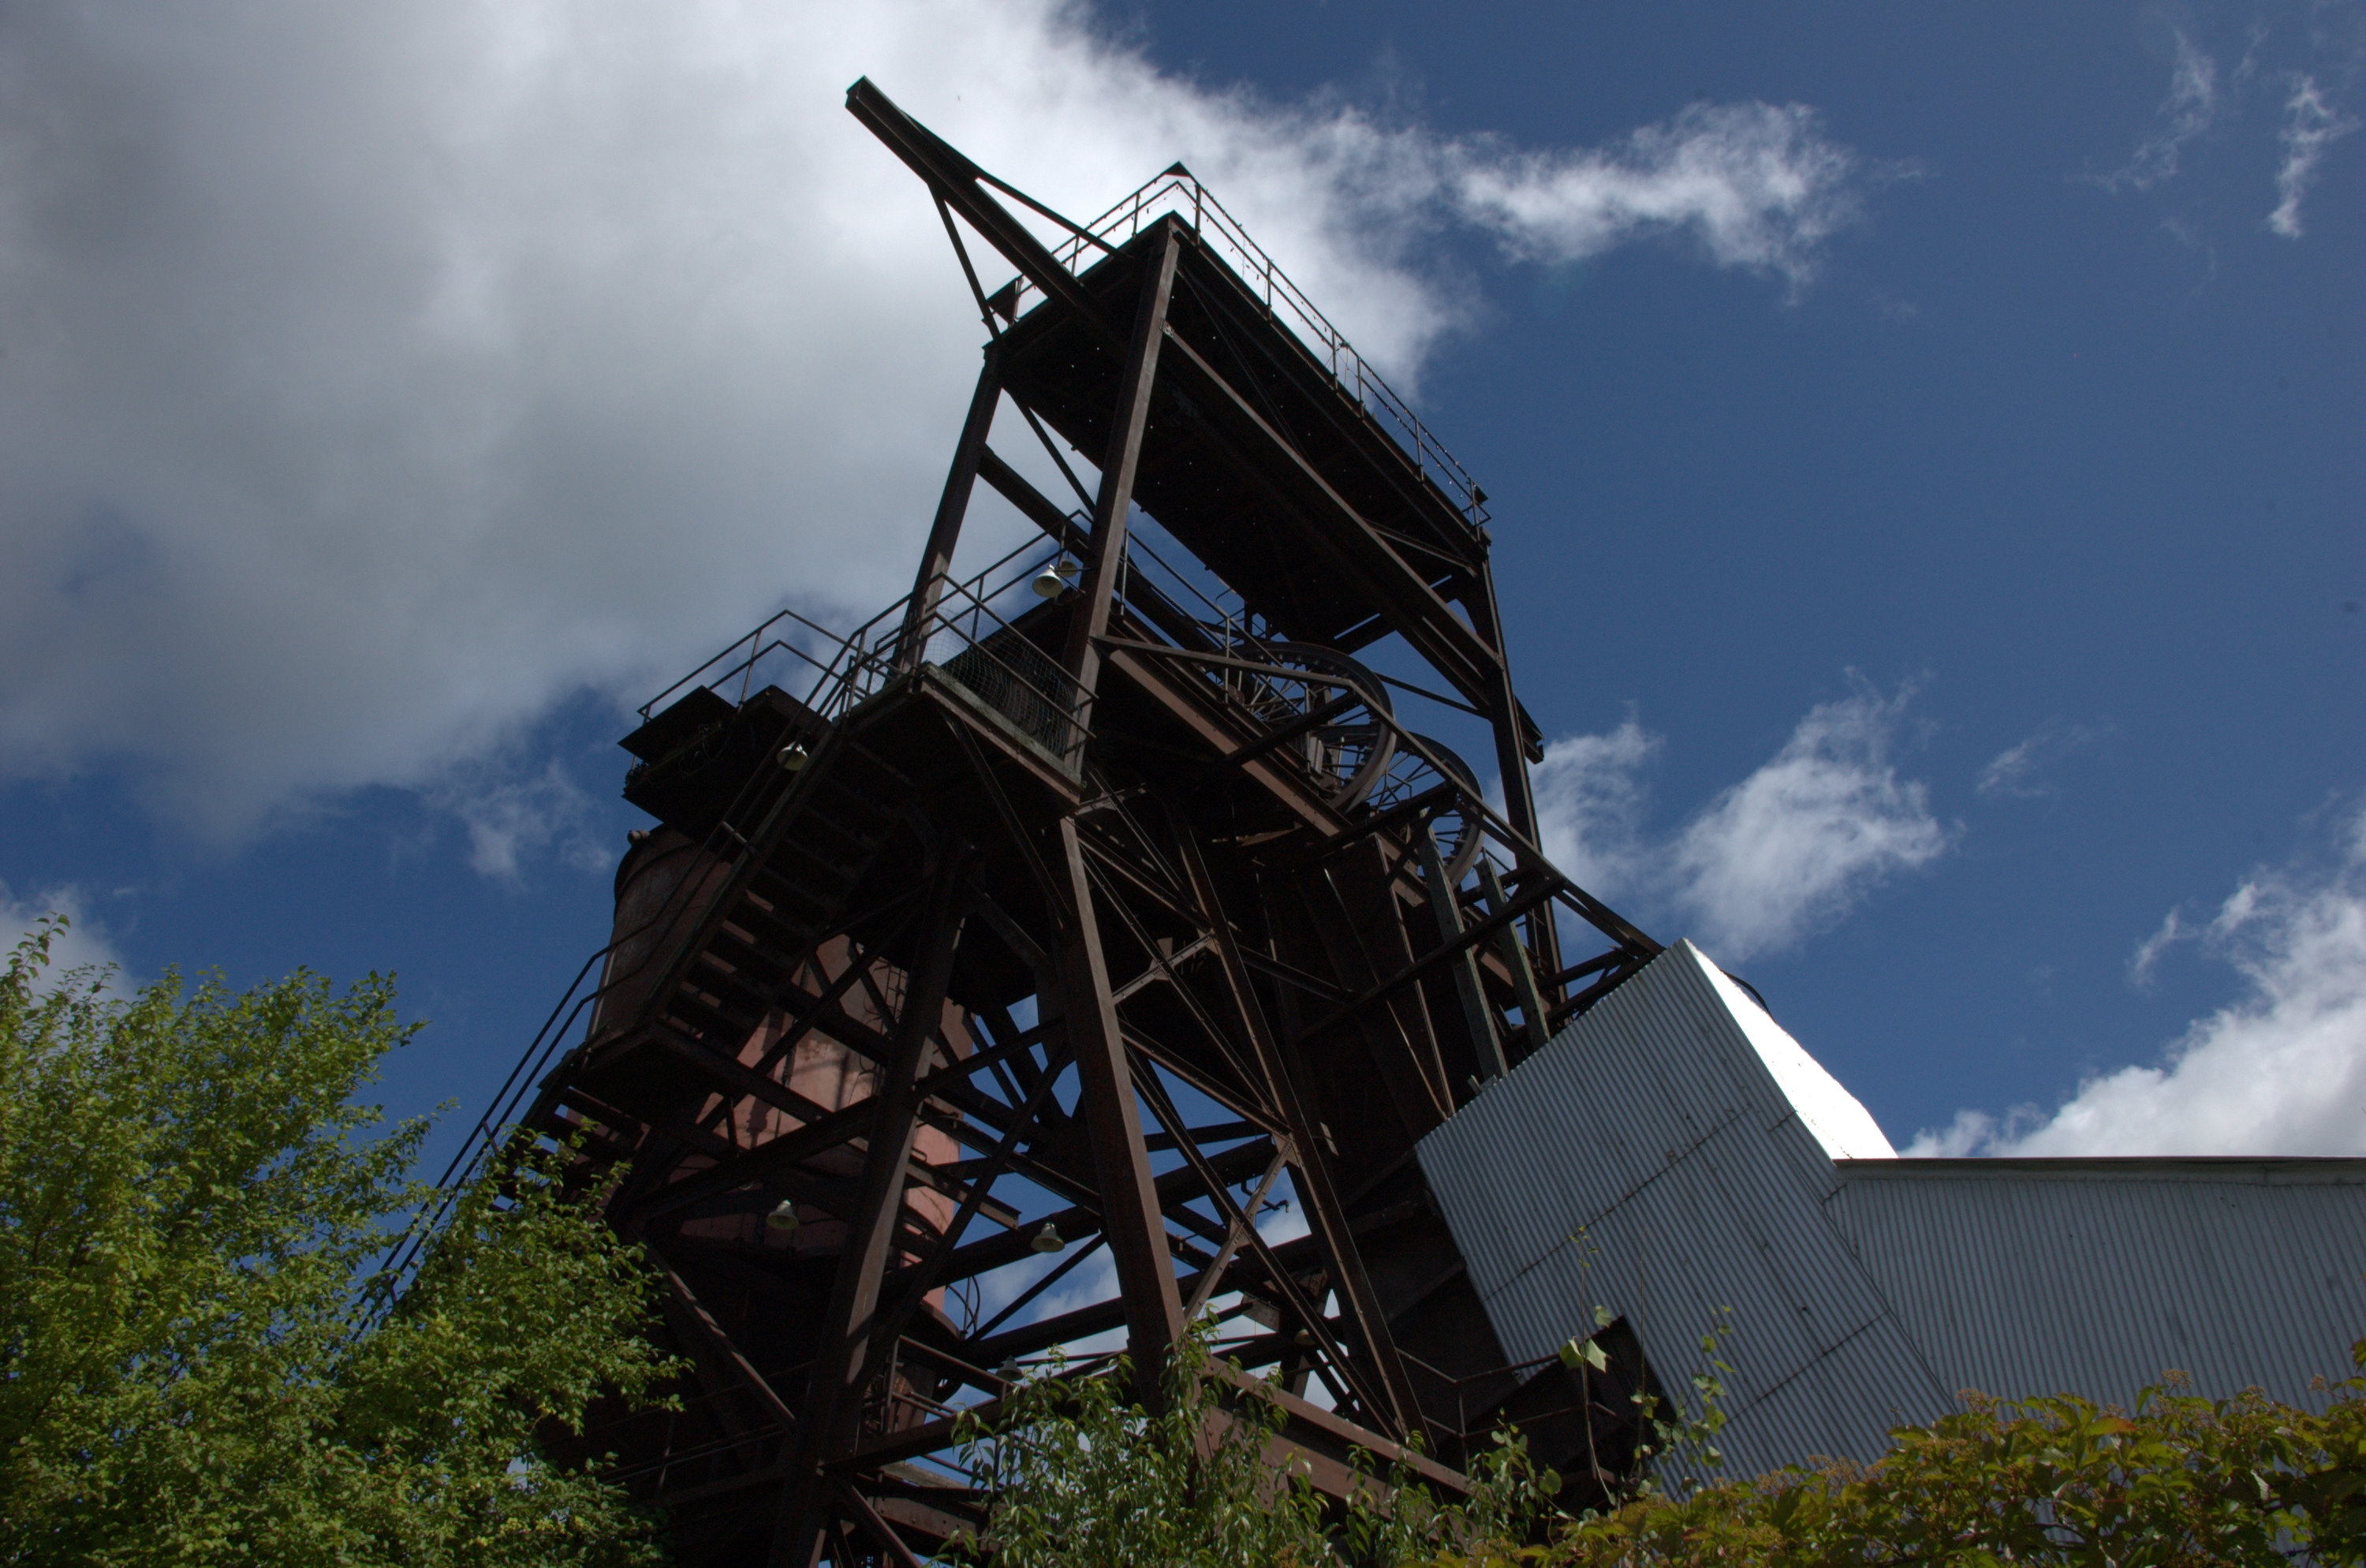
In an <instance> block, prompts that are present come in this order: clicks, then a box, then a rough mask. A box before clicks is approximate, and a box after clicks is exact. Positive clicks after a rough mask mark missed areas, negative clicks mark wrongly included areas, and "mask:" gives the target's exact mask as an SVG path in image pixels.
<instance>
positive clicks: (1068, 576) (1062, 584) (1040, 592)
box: [1034, 554, 1076, 599]
mask: <svg viewBox="0 0 2366 1568" xmlns="http://www.w3.org/2000/svg"><path fill="white" fill-rule="evenodd" d="M1075 573H1076V567H1075V566H1073V565H1071V564H1070V563H1069V560H1068V558H1067V557H1066V556H1065V554H1063V555H1060V556H1056V557H1054V558H1053V559H1052V561H1051V562H1050V564H1048V565H1047V566H1045V567H1044V568H1043V570H1042V571H1039V572H1037V573H1036V574H1035V584H1034V587H1035V597H1036V598H1038V599H1057V598H1059V597H1060V596H1061V595H1062V594H1064V593H1067V592H1072V591H1073V590H1074V589H1075V588H1076V578H1075Z"/></svg>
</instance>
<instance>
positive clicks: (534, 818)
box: [423, 759, 616, 881]
mask: <svg viewBox="0 0 2366 1568" xmlns="http://www.w3.org/2000/svg"><path fill="white" fill-rule="evenodd" d="M423 795H424V796H425V798H426V800H427V803H428V804H429V805H430V806H432V807H436V808H437V809H439V810H442V811H445V812H448V813H450V814H451V815H452V816H454V817H456V818H459V820H460V822H461V824H462V825H463V826H464V827H465V828H467V829H468V864H469V865H470V866H471V867H473V868H474V869H475V870H476V871H477V872H478V873H479V874H480V875H484V876H490V877H495V878H498V879H500V880H502V881H514V880H515V879H516V877H517V874H518V863H519V859H520V857H521V856H523V855H525V854H529V853H532V852H535V851H537V850H541V849H544V848H546V847H550V846H555V847H556V848H557V849H558V854H559V858H560V859H562V860H564V861H565V862H566V863H568V864H569V865H572V866H575V867H576V868H578V869H579V870H583V871H604V870H606V869H607V868H608V867H610V866H612V865H614V864H615V863H616V854H615V852H614V851H613V850H612V849H610V848H608V847H607V846H605V845H603V844H601V843H600V842H598V841H597V840H594V839H593V838H592V837H591V833H590V832H589V830H588V828H589V821H590V818H591V797H590V796H589V795H585V794H584V793H583V791H582V789H581V788H580V786H578V785H577V784H576V783H575V781H574V780H572V779H570V778H569V777H568V776H567V771H566V770H565V769H564V768H562V767H560V766H559V764H558V761H556V760H555V759H554V760H553V761H550V762H549V763H548V764H546V766H545V767H544V769H543V771H542V772H541V773H538V774H524V773H518V772H517V771H515V770H514V769H512V768H508V767H505V766H503V765H502V763H501V761H499V760H488V761H482V762H474V761H472V762H465V763H461V764H459V765H457V766H456V767H455V768H453V769H452V770H451V772H450V773H447V774H446V775H445V777H444V778H441V779H439V780H437V781H436V782H435V783H434V784H432V785H431V786H429V787H428V788H427V789H426V790H425V791H423Z"/></svg>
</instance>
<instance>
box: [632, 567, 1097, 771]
mask: <svg viewBox="0 0 2366 1568" xmlns="http://www.w3.org/2000/svg"><path fill="white" fill-rule="evenodd" d="M1056 558H1057V555H1056V553H1054V554H1047V553H1046V552H1045V550H1044V549H1043V547H1042V546H1041V545H1040V544H1029V545H1021V546H1020V547H1019V548H1017V549H1014V550H1012V551H1010V552H1009V553H1008V554H1007V555H1005V556H1004V557H1002V558H1001V559H999V560H997V561H996V562H994V563H993V564H992V565H990V566H988V567H987V568H986V570H983V571H981V572H979V573H978V574H977V575H976V576H975V577H973V578H971V579H969V580H968V581H964V582H955V583H948V584H947V585H946V586H945V589H944V592H943V593H942V594H941V596H940V598H939V599H938V601H937V604H936V607H935V609H934V610H933V611H932V612H931V613H930V615H929V617H928V619H927V620H926V621H925V622H923V623H922V624H921V625H920V626H918V628H917V635H918V639H919V644H920V650H919V656H918V662H925V663H929V664H934V665H935V666H936V667H937V668H938V669H939V670H941V671H943V672H944V673H945V674H946V675H948V676H951V677H952V679H953V680H955V681H957V682H960V683H961V684H962V685H963V687H965V688H966V689H967V690H968V691H970V692H971V693H972V694H975V696H976V697H977V698H978V699H979V700H980V701H981V702H983V703H984V704H985V705H986V706H988V707H990V708H992V709H994V710H995V711H996V712H997V713H999V714H1000V715H1002V716H1004V717H1005V718H1007V719H1008V720H1010V722H1011V723H1012V724H1013V725H1014V726H1016V727H1017V728H1018V729H1019V731H1020V733H1021V734H1023V735H1025V736H1026V737H1027V738H1028V739H1031V740H1032V741H1034V742H1035V743H1036V744H1037V745H1039V746H1041V747H1042V748H1043V750H1046V751H1048V752H1050V753H1051V754H1052V756H1053V759H1054V760H1055V761H1058V762H1059V763H1060V765H1061V766H1062V767H1064V768H1065V769H1066V770H1068V771H1069V772H1070V773H1074V772H1076V769H1077V768H1078V767H1079V766H1080V765H1081V762H1082V760H1083V752H1084V745H1085V740H1086V738H1087V733H1088V728H1089V713H1088V709H1089V707H1090V703H1089V701H1088V700H1087V697H1086V695H1085V694H1084V690H1083V688H1082V687H1080V686H1079V685H1077V683H1076V681H1075V680H1073V679H1072V678H1071V677H1070V676H1069V674H1068V672H1067V671H1065V670H1063V669H1062V668H1061V667H1060V665H1059V663H1058V661H1057V660H1054V659H1053V658H1052V657H1051V656H1050V655H1049V654H1047V653H1045V652H1044V651H1043V650H1042V649H1040V648H1038V647H1036V646H1035V644H1034V643H1033V642H1031V641H1030V640H1029V639H1028V637H1027V635H1026V634H1025V633H1024V632H1022V631H1020V630H1019V629H1018V628H1017V627H1016V626H1014V625H1013V624H1012V623H1013V622H1014V621H1016V620H1017V619H1018V618H1019V617H1020V615H1023V614H1024V613H1025V611H1026V610H1027V609H1029V608H1031V607H1032V606H1033V605H1034V604H1035V603H1036V601H1035V599H1034V597H1033V595H1032V592H1031V587H1030V585H1031V583H1032V582H1033V581H1034V579H1035V578H1036V576H1037V575H1038V573H1039V571H1040V570H1041V569H1042V567H1043V566H1044V565H1046V564H1048V563H1049V562H1050V561H1051V560H1053V559H1056ZM911 598H912V596H911V595H910V594H908V593H907V594H906V595H904V596H903V597H902V598H900V599H898V600H896V602H895V603H894V604H890V605H888V606H887V607H886V608H885V609H884V610H881V611H880V612H879V613H878V614H877V615H873V616H872V617H871V618H870V619H869V620H867V621H865V622H863V623H862V625H861V626H857V627H855V628H854V630H852V631H851V632H847V633H843V634H841V633H837V632H833V631H831V630H830V629H829V628H828V627H827V626H822V625H821V624H820V623H819V622H817V621H814V620H810V619H808V618H807V617H806V616H805V615H800V614H798V613H797V612H796V611H794V610H789V609H783V610H780V611H777V612H775V613H774V614H773V615H771V616H769V617H767V618H766V619H765V620H763V621H762V622H760V624H758V625H757V626H756V627H755V629H753V630H752V631H750V632H749V633H748V634H747V635H746V636H745V637H738V638H735V639H734V640H733V641H732V643H731V645H730V646H729V647H727V648H726V649H723V650H722V651H721V652H720V653H717V654H715V657H713V658H712V659H709V660H707V661H706V662H705V663H704V664H702V665H700V666H699V667H698V668H697V669H695V670H693V671H691V672H690V673H689V674H687V675H684V676H683V677H682V679H681V680H679V681H676V682H674V683H673V684H672V685H670V686H668V687H667V688H666V689H665V690H664V691H662V692H659V694H657V695H656V696H654V697H652V698H650V699H649V700H648V702H646V703H644V704H642V705H641V708H640V714H641V717H642V718H643V719H644V720H647V719H648V717H649V716H651V715H653V714H655V713H656V712H657V711H658V710H659V708H660V707H662V706H663V705H666V704H667V703H668V702H669V701H670V700H672V699H673V698H675V697H677V696H679V695H680V694H683V693H684V692H686V691H688V690H689V689H690V688H691V687H692V686H693V685H702V684H703V685H704V686H706V687H708V688H710V689H711V690H714V691H715V692H717V693H718V694H723V695H726V696H729V697H731V698H732V699H733V700H734V701H735V702H745V701H747V699H748V695H749V693H750V692H752V691H756V690H760V688H761V687H762V686H779V687H780V688H781V689H783V691H786V692H788V693H789V694H791V695H793V696H796V697H798V698H799V700H801V701H802V702H803V703H804V704H805V705H806V708H807V709H808V710H810V711H811V712H812V713H814V714H815V715H816V716H818V717H820V718H821V719H822V720H824V721H825V722H827V723H831V724H835V723H837V722H838V721H839V719H841V718H843V717H844V716H846V715H847V714H848V713H850V712H851V711H852V710H853V709H855V708H857V707H859V706H861V705H862V704H863V703H864V702H866V701H868V700H869V699H870V698H871V697H873V696H874V695H876V694H878V693H879V692H880V691H881V690H882V689H883V688H884V687H885V686H886V684H887V683H888V682H890V681H892V680H894V679H895V678H896V675H897V674H898V673H899V672H900V668H901V663H902V661H901V660H900V659H899V657H898V656H899V655H900V654H901V652H902V650H903V648H904V638H905V635H906V630H905V625H904V623H905V618H906V614H905V613H906V609H907V606H908V605H909V604H910V603H911ZM734 688H737V689H736V691H735V690H734Z"/></svg>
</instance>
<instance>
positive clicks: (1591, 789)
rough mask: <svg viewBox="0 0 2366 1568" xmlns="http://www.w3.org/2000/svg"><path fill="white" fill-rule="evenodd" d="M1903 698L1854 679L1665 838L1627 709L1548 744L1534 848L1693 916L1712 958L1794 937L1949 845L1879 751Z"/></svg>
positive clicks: (1905, 693)
mask: <svg viewBox="0 0 2366 1568" xmlns="http://www.w3.org/2000/svg"><path fill="white" fill-rule="evenodd" d="M1912 697H1913V689H1912V688H1911V687H1910V686H1909V687H1904V688H1901V689H1900V690H1899V691H1898V694H1897V695H1895V696H1889V697H1886V696H1884V695H1883V694H1881V693H1880V692H1878V691H1876V690H1875V689H1874V688H1872V687H1871V686H1870V685H1865V684H1863V683H1860V684H1859V686H1858V689H1857V690H1856V691H1854V692H1853V693H1852V694H1850V695H1849V696H1847V697H1844V698H1842V699H1840V700H1838V701H1835V702H1830V703H1821V704H1819V705H1817V706H1815V707H1814V708H1812V709H1810V710H1809V711H1808V716H1806V717H1805V718H1803V719H1801V720H1800V721H1799V723H1798V726H1797V728H1795V729H1794V730H1793V731H1792V732H1791V737H1790V739H1788V740H1786V742H1785V743H1784V745H1783V748H1782V750H1779V751H1777V752H1776V753H1775V755H1774V756H1773V757H1772V758H1770V759H1769V760H1768V761H1766V762H1765V763H1764V764H1763V765H1762V766H1760V767H1759V768H1758V769H1756V770H1755V771H1754V772H1752V773H1751V774H1750V776H1749V777H1747V778H1745V779H1743V780H1742V781H1741V782H1740V783H1739V784H1733V785H1731V786H1729V787H1728V788H1727V789H1725V790H1723V791H1721V792H1720V793H1719V794H1718V795H1717V796H1716V798H1714V799H1713V800H1711V801H1710V802H1709V803H1708V804H1707V806H1706V807H1702V808H1701V809H1700V810H1699V811H1698V812H1696V814H1695V815H1694V816H1693V817H1692V818H1690V819H1688V820H1687V821H1686V822H1685V823H1684V826H1683V827H1681V828H1680V829H1677V830H1676V831H1675V832H1674V833H1673V835H1672V836H1670V837H1668V838H1666V839H1664V840H1654V839H1652V838H1651V837H1650V836H1648V835H1647V834H1645V833H1643V832H1642V831H1640V830H1639V821H1640V817H1641V808H1642V803H1643V799H1644V795H1645V788H1644V781H1643V777H1642V774H1643V771H1644V770H1645V769H1646V768H1647V767H1648V765H1649V764H1650V762H1651V761H1652V759H1653V758H1654V757H1655V756H1656V755H1657V754H1658V752H1659V750H1660V748H1661V744H1662V742H1661V739H1660V738H1659V737H1657V736H1653V735H1651V734H1648V733H1647V732H1645V731H1644V730H1643V729H1642V728H1640V726H1639V724H1638V723H1637V722H1636V720H1635V719H1634V718H1632V717H1631V716H1630V717H1629V718H1628V721H1627V722H1626V723H1625V724H1623V725H1621V726H1620V727H1619V728H1617V729H1616V730H1613V731H1612V732H1611V733H1609V734H1607V735H1595V736H1577V737H1572V738H1571V739H1564V740H1560V741H1557V742H1555V743H1554V744H1553V745H1552V746H1550V747H1548V748H1547V749H1546V754H1545V761H1544V763H1543V765H1542V766H1541V767H1539V768H1538V771H1537V773H1536V774H1535V781H1536V789H1537V796H1538V818H1539V819H1540V823H1541V825H1542V828H1543V830H1544V843H1543V845H1542V846H1541V847H1542V848H1543V849H1544V850H1545V852H1547V853H1548V854H1549V855H1551V856H1553V857H1554V859H1555V862H1556V863H1558V864H1560V865H1561V866H1562V867H1563V868H1564V869H1565V870H1568V871H1569V873H1570V874H1571V875H1572V876H1574V877H1576V878H1577V879H1578V880H1579V882H1580V883H1582V884H1583V885H1584V886H1588V887H1589V888H1590V889H1592V890H1593V891H1594V892H1596V893H1598V894H1601V895H1603V896H1604V897H1631V898H1634V899H1638V900H1640V901H1641V902H1642V904H1643V905H1644V906H1645V907H1651V906H1659V907H1662V908H1665V909H1666V910H1667V911H1668V912H1669V913H1670V914H1671V915H1673V916H1674V917H1676V918H1678V919H1684V920H1686V921H1688V922H1689V923H1690V924H1689V929H1690V934H1692V935H1694V936H1696V937H1698V938H1699V939H1700V941H1701V942H1702V944H1703V945H1704V946H1706V947H1707V948H1708V949H1709V950H1710V951H1711V952H1714V953H1717V954H1718V955H1719V956H1720V957H1722V958H1728V959H1729V960H1731V961H1732V962H1735V963H1741V962H1743V961H1745V960H1747V959H1749V958H1752V957H1755V956H1757V955H1759V954H1761V953H1773V952H1778V951H1781V950H1783V949H1786V948H1790V947H1796V946H1797V945H1798V944H1799V943H1800V942H1804V941H1806V940H1807V939H1808V938H1809V937H1811V936H1814V935H1816V934H1817V933H1818V932H1820V931H1826V930H1829V929H1831V927H1832V926H1834V925H1837V924H1838V923H1839V922H1840V921H1841V920H1842V919H1845V918H1846V917H1847V916H1848V914H1849V913H1850V912H1851V911H1852V910H1853V909H1854V908H1856V907H1857V906H1858V905H1859V904H1861V903H1862V902H1863V901H1864V900H1865V897H1868V896H1869V895H1870V894H1871V893H1872V892H1873V891H1874V890H1875V889H1876V888H1877V887H1878V886H1881V885H1882V884H1883V883H1884V882H1886V881H1887V880H1889V879H1890V878H1891V877H1893V876H1896V875H1898V874H1901V873H1904V872H1909V871H1912V870H1915V869H1917V868H1919V867H1921V866H1924V865H1927V864H1929V863H1931V862H1932V861H1934V860H1936V859H1938V858H1939V857H1940V856H1941V855H1943V854H1944V853H1945V852H1947V850H1948V849H1949V847H1950V846H1951V845H1952V844H1953V843H1954V841H1955V830H1954V829H1950V828H1948V827H1947V826H1945V825H1944V824H1943V823H1941V822H1940V821H1939V820H1938V818H1936V817H1934V816H1933V815H1932V811H1931V802H1930V788H1929V786H1928V785H1927V784H1923V783H1922V782H1921V781H1920V780H1914V779H1905V778H1901V777H1900V776H1899V775H1898V769H1897V766H1896V765H1895V763H1893V762H1892V761H1891V760H1890V751H1891V749H1892V747H1893V744H1894V741H1895V738H1896V735H1897V731H1898V726H1899V723H1900V721H1901V719H1902V718H1903V716H1904V715H1905V711H1906V708H1907V705H1908V704H1909V703H1910V702H1911V700H1912ZM1589 878H1590V879H1591V880H1589Z"/></svg>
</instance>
